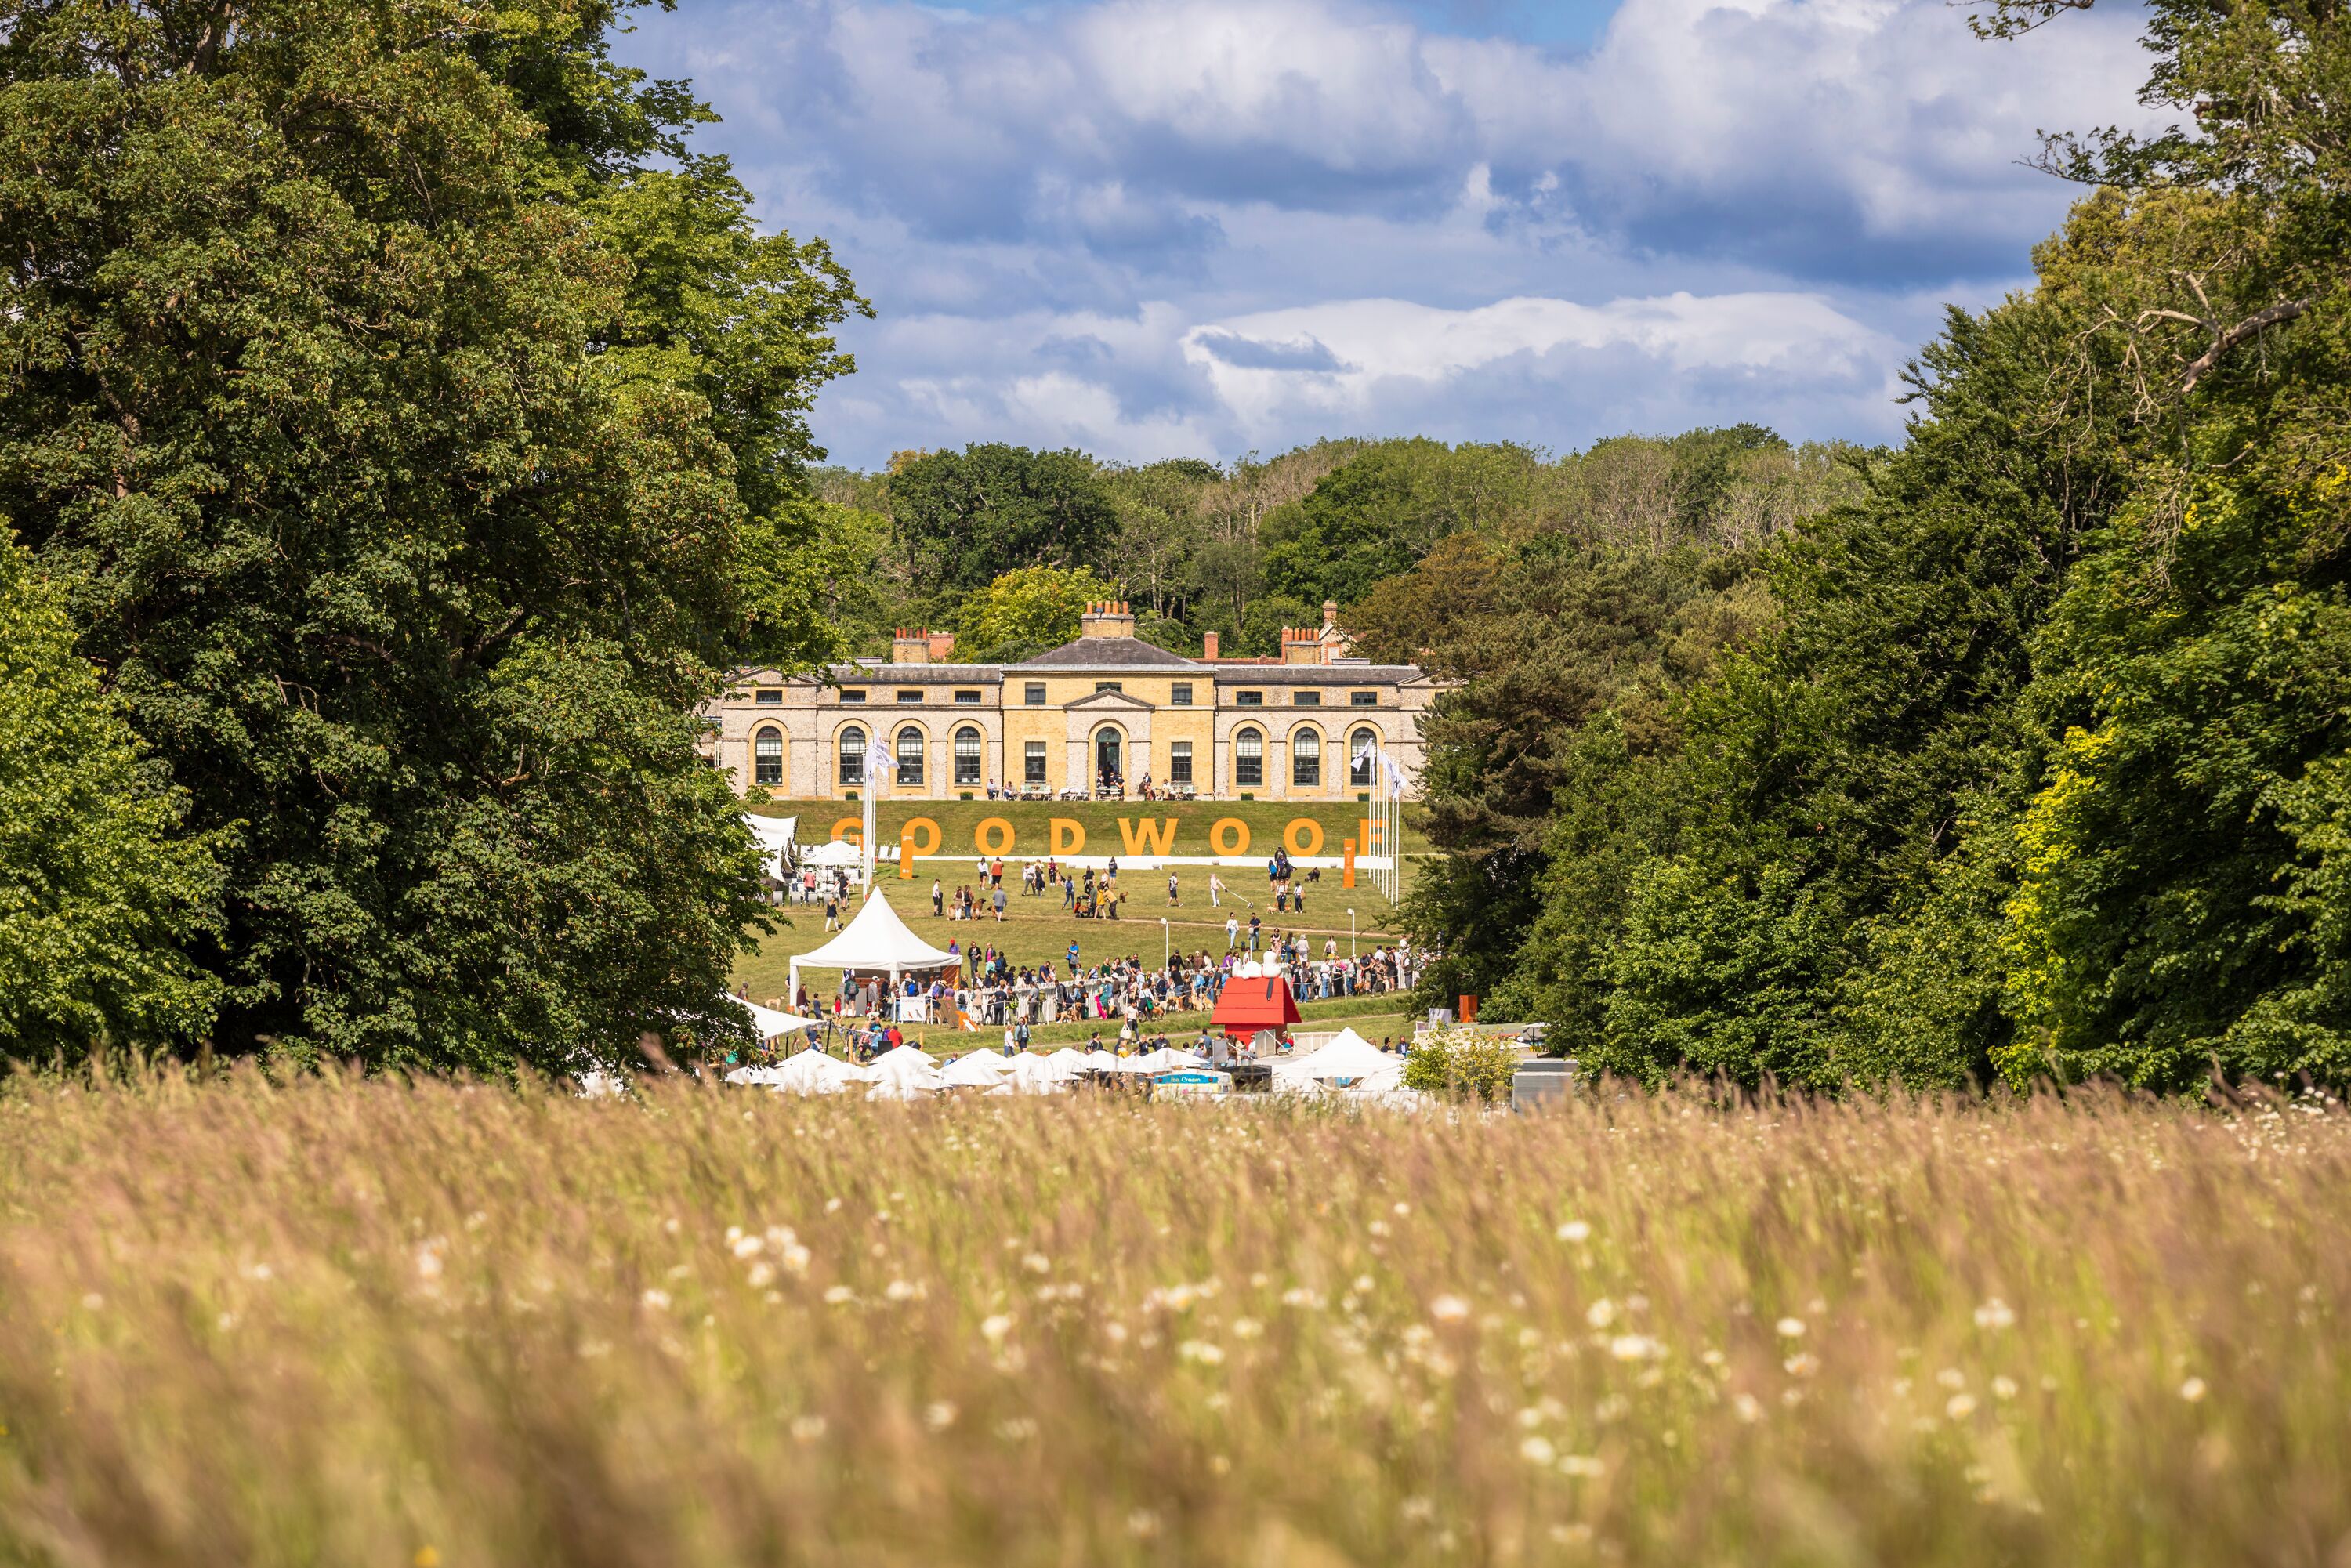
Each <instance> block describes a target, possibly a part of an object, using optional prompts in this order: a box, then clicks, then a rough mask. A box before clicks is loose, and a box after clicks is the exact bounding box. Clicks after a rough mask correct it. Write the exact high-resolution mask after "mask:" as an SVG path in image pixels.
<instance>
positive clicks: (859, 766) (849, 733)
mask: <svg viewBox="0 0 2351 1568" xmlns="http://www.w3.org/2000/svg"><path fill="white" fill-rule="evenodd" d="M864 782H865V732H864V731H863V730H862V729H860V728H858V727H857V726H855V725H853V724H852V725H851V726H850V727H848V728H847V729H844V730H842V731H841V783H843V784H844V785H856V784H862V783H864Z"/></svg>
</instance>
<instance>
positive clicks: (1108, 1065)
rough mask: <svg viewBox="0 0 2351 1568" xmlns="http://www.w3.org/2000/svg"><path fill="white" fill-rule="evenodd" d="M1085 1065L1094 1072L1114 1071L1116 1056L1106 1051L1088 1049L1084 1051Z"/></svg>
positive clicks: (1116, 1069)
mask: <svg viewBox="0 0 2351 1568" xmlns="http://www.w3.org/2000/svg"><path fill="white" fill-rule="evenodd" d="M1086 1065H1087V1066H1088V1067H1091V1068H1092V1069H1093V1070H1094V1071H1096V1072H1116V1071H1118V1058H1117V1057H1115V1056H1113V1055H1112V1054H1111V1053H1110V1052H1109V1051H1088V1052H1086Z"/></svg>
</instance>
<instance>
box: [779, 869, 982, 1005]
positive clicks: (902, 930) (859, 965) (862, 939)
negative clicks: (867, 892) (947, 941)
mask: <svg viewBox="0 0 2351 1568" xmlns="http://www.w3.org/2000/svg"><path fill="white" fill-rule="evenodd" d="M803 967H806V968H813V969H853V970H856V971H858V972H859V973H861V974H868V975H887V976H889V977H890V988H891V989H892V990H893V991H895V990H896V989H897V988H898V977H900V976H901V975H904V973H905V972H906V971H907V970H909V969H913V970H917V971H928V970H934V969H959V968H961V967H963V960H962V959H961V958H959V957H957V956H956V955H954V954H953V953H943V952H941V951H940V950H939V949H938V948H936V947H934V946H931V945H930V944H929V943H927V942H925V941H924V940H923V939H922V938H921V937H919V936H915V935H914V933H913V932H912V931H909V930H907V929H906V923H905V922H904V921H903V920H901V919H899V918H898V912H897V911H896V910H894V909H893V908H891V907H890V901H889V900H888V899H887V898H884V897H883V895H882V894H880V893H878V892H877V893H874V894H872V895H871V896H869V897H868V898H867V899H866V900H865V903H864V904H863V905H862V907H861V908H860V909H859V910H858V911H857V918H855V919H854V920H852V921H851V922H850V923H849V928H848V929H847V930H845V931H843V932H842V933H841V935H840V936H836V937H834V938H833V939H832V940H831V941H830V942H828V943H826V944H825V945H824V946H821V947H820V948H818V949H817V950H816V951H815V952H813V953H803V954H801V955H800V956H799V957H797V958H794V959H793V960H792V962H791V976H792V995H794V996H798V995H799V991H800V970H801V969H802V968H803Z"/></svg>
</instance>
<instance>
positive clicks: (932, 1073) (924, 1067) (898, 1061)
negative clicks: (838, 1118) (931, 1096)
mask: <svg viewBox="0 0 2351 1568" xmlns="http://www.w3.org/2000/svg"><path fill="white" fill-rule="evenodd" d="M865 1071H866V1075H867V1077H868V1078H870V1079H871V1080H872V1082H873V1084H874V1086H875V1087H876V1088H877V1089H888V1090H891V1091H893V1095H884V1096H882V1098H885V1099H886V1098H892V1097H896V1098H904V1097H905V1094H904V1093H898V1092H899V1091H904V1092H906V1093H915V1092H928V1091H931V1090H936V1089H944V1088H946V1086H947V1081H946V1077H945V1076H944V1075H942V1074H941V1073H940V1071H939V1069H938V1064H937V1063H936V1062H934V1061H932V1060H931V1059H930V1058H929V1057H927V1056H925V1055H924V1054H923V1053H922V1052H921V1051H916V1050H915V1049H914V1047H913V1046H911V1045H902V1046H900V1047H899V1048H898V1049H897V1050H895V1051H883V1053H882V1054H881V1055H879V1056H877V1057H875V1058H874V1059H873V1061H872V1062H871V1063H870V1064H868V1066H867V1067H866V1069H865ZM866 1098H868V1099H872V1098H875V1096H873V1095H870V1094H869V1095H867V1096H866Z"/></svg>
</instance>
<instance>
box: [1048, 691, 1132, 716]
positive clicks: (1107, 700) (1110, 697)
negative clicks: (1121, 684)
mask: <svg viewBox="0 0 2351 1568" xmlns="http://www.w3.org/2000/svg"><path fill="white" fill-rule="evenodd" d="M1061 706H1062V707H1064V708H1084V709H1087V710H1089V711H1097V710H1103V709H1108V710H1112V711H1115V712H1124V713H1136V712H1141V713H1149V712H1150V711H1151V705H1150V704H1149V703H1147V702H1145V701H1144V700H1143V699H1142V698H1141V697H1138V696H1132V695H1128V694H1127V693H1125V692H1088V693H1087V694H1086V695H1083V696H1081V697H1072V698H1071V700H1070V701H1068V702H1065V703H1063V704H1062V705H1061Z"/></svg>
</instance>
